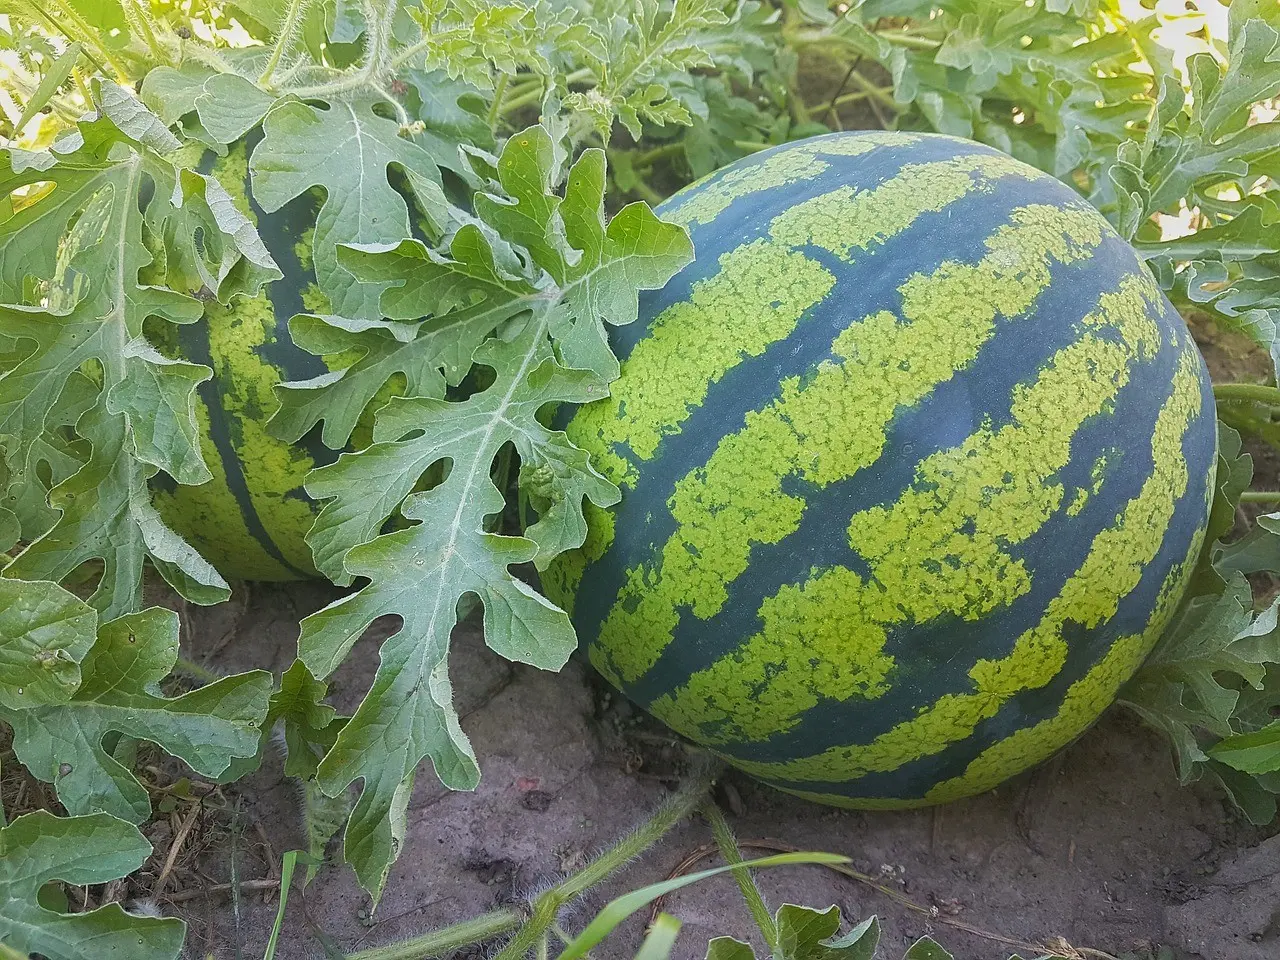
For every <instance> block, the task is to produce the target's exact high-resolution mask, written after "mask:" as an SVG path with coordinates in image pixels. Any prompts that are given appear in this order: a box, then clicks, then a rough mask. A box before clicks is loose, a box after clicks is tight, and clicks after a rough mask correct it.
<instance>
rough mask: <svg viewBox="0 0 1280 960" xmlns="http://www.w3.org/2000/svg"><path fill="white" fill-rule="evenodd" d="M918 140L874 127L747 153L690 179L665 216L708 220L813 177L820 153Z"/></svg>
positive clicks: (845, 153) (854, 152)
mask: <svg viewBox="0 0 1280 960" xmlns="http://www.w3.org/2000/svg"><path fill="white" fill-rule="evenodd" d="M919 139H920V138H919V137H918V136H916V135H914V134H909V133H893V132H890V131H878V130H872V131H868V132H866V133H862V134H859V135H858V136H857V137H815V138H814V139H813V140H810V141H808V142H806V143H802V144H798V145H788V146H786V147H783V148H781V149H779V150H777V151H775V152H772V153H770V154H769V155H768V156H766V157H764V158H757V157H752V158H749V159H748V160H747V161H746V162H745V163H743V165H742V166H739V167H736V168H733V169H730V170H727V171H724V172H721V173H720V174H719V175H717V174H714V173H713V174H711V175H709V176H708V177H706V178H705V179H704V180H700V181H698V182H697V183H693V184H690V185H689V186H688V187H686V188H685V190H684V191H682V194H681V195H682V196H683V197H684V198H685V199H684V200H682V201H681V202H679V203H677V204H675V205H673V206H669V208H668V209H666V210H664V211H663V215H664V216H665V217H666V218H667V219H669V220H674V221H675V222H676V223H679V224H682V225H684V226H691V225H693V224H695V223H710V222H711V221H712V220H714V219H715V218H716V217H718V216H719V215H720V214H722V213H723V212H724V211H725V210H727V209H728V208H729V206H730V205H731V204H732V203H734V202H735V201H737V200H741V199H742V198H743V197H748V196H751V195H752V194H756V193H761V192H763V191H765V190H774V189H777V188H778V187H784V186H787V185H788V184H792V183H796V182H798V181H802V180H812V179H813V178H814V177H816V176H818V175H819V174H820V173H822V172H823V171H824V170H826V169H827V167H828V164H827V162H826V161H825V160H822V159H821V156H822V155H824V154H825V155H826V156H829V157H856V156H860V155H862V154H864V153H870V152H871V151H872V150H875V149H877V148H878V147H905V146H908V145H910V144H912V143H916V142H918V141H919Z"/></svg>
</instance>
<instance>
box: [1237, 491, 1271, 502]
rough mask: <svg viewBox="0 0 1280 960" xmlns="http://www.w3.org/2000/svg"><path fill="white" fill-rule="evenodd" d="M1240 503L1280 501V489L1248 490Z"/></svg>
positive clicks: (1242, 495) (1241, 496)
mask: <svg viewBox="0 0 1280 960" xmlns="http://www.w3.org/2000/svg"><path fill="white" fill-rule="evenodd" d="M1240 503H1280V490H1246V491H1245V492H1244V493H1242V494H1240Z"/></svg>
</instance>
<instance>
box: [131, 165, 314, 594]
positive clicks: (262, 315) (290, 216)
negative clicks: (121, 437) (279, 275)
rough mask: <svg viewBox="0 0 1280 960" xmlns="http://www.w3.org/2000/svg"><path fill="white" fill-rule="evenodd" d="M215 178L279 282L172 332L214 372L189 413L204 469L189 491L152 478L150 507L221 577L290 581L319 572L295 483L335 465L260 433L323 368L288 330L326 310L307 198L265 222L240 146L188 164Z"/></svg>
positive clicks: (308, 507) (212, 305)
mask: <svg viewBox="0 0 1280 960" xmlns="http://www.w3.org/2000/svg"><path fill="white" fill-rule="evenodd" d="M188 159H189V161H190V162H191V163H192V164H193V165H195V164H197V163H198V165H199V166H200V168H201V169H202V170H204V171H205V172H208V173H211V174H212V175H213V176H215V177H216V178H217V179H218V180H219V182H220V183H221V184H222V186H223V187H224V188H226V190H227V192H228V193H230V194H231V196H232V198H233V199H234V200H235V201H236V203H237V205H238V206H239V207H240V208H241V210H242V212H244V213H245V214H247V215H248V216H249V217H250V218H251V219H253V220H254V221H255V222H256V224H257V227H258V232H259V233H260V234H261V236H262V239H263V242H264V243H265V244H266V247H267V249H268V250H269V251H270V252H271V255H272V257H274V258H275V260H276V263H277V264H278V265H279V267H280V269H281V271H282V272H283V273H284V278H283V279H282V280H279V281H277V282H275V283H273V284H271V285H270V286H269V287H267V288H266V291H265V292H264V293H262V294H261V295H259V296H257V297H253V298H241V299H238V300H236V301H235V302H234V303H232V304H231V305H230V306H223V305H222V304H219V303H218V302H217V301H210V302H209V303H208V305H207V307H206V309H205V318H204V321H203V322H201V323H194V324H188V325H186V326H184V327H181V328H180V329H179V332H178V343H177V344H176V347H177V349H178V350H179V351H180V353H181V355H182V356H183V357H185V358H187V359H189V360H193V361H195V362H197V363H204V364H206V365H208V366H209V367H211V368H212V369H213V377H212V378H211V379H210V380H208V381H206V382H205V383H203V384H201V385H200V388H199V403H198V405H197V410H196V415H197V417H198V419H199V423H200V427H201V430H202V438H203V442H202V445H201V449H202V452H203V453H204V458H205V462H206V463H207V464H208V466H209V470H210V472H212V473H213V479H212V480H211V481H209V482H208V483H205V484H202V485H200V486H194V487H179V486H175V485H173V484H172V483H168V484H165V475H164V474H160V475H158V477H157V483H158V484H164V485H163V486H160V487H159V488H158V489H157V490H156V492H155V499H156V506H157V508H158V509H159V510H160V512H161V514H162V515H163V516H164V518H165V520H166V521H167V522H168V523H169V524H170V525H171V526H172V527H173V528H174V529H175V530H176V531H177V532H178V533H180V534H181V535H182V536H184V537H185V538H186V539H187V540H189V541H190V542H191V543H192V544H193V545H194V546H195V547H196V549H198V550H199V551H200V553H201V555H202V556H203V557H204V558H205V559H206V560H208V561H209V562H210V563H212V564H213V565H214V566H215V567H217V568H218V570H219V571H220V572H221V573H222V574H223V576H227V577H233V578H236V579H244V580H294V579H301V578H305V577H313V576H317V574H316V570H315V567H314V566H313V565H312V562H311V549H310V547H309V546H308V545H307V543H306V542H305V540H304V539H303V538H304V537H305V536H306V533H307V530H309V529H310V527H311V524H312V522H313V520H314V519H315V506H314V504H313V503H312V501H311V500H309V499H308V498H307V496H306V492H305V491H304V490H303V487H302V483H303V479H304V478H305V477H306V475H307V472H308V471H309V470H310V469H311V468H312V467H314V466H317V465H319V464H323V463H328V462H330V461H332V460H333V459H335V458H336V456H337V453H336V452H335V451H332V450H329V449H327V448H326V447H325V446H324V445H323V444H322V443H320V441H319V439H318V438H317V437H315V436H314V433H315V432H314V431H313V435H310V436H308V437H304V438H303V442H302V443H298V444H293V443H287V442H285V441H282V440H278V439H276V438H275V437H273V436H272V435H271V434H270V433H269V432H268V430H267V420H268V418H269V417H270V416H271V414H272V413H274V412H275V411H276V409H277V407H278V402H277V400H276V396H275V392H274V387H275V385H276V384H277V383H280V382H281V381H288V380H306V379H309V378H311V377H314V376H316V375H318V374H322V373H325V372H326V370H327V369H328V368H327V367H326V365H325V363H324V362H323V361H322V360H321V358H319V357H316V356H314V355H313V354H310V353H308V352H306V351H305V350H302V349H300V348H299V347H297V346H296V345H294V343H293V340H292V339H291V338H290V335H289V328H288V322H289V318H290V317H292V316H293V315H294V314H297V313H303V312H321V313H323V312H325V309H326V306H327V303H326V301H325V298H324V295H323V294H322V293H321V292H320V290H319V289H318V288H317V287H316V285H315V273H314V271H313V269H312V264H311V252H310V249H309V246H310V244H309V238H310V235H311V229H312V227H313V226H314V224H315V205H314V202H313V198H311V197H302V198H299V199H298V200H296V201H294V202H293V203H291V204H288V205H286V206H285V207H284V208H283V209H282V210H280V211H279V212H277V213H274V214H271V215H264V214H263V212H262V210H261V209H260V208H258V207H257V205H256V204H254V203H253V202H252V201H251V200H250V199H249V191H248V183H249V179H248V164H247V160H246V149H245V145H244V144H243V143H241V144H238V145H236V146H234V147H232V148H231V150H230V152H229V153H228V155H227V156H226V157H224V158H220V159H217V160H216V161H215V160H214V158H213V155H212V154H206V155H204V156H203V157H201V156H200V154H199V153H198V152H197V153H194V154H193V155H192V156H191V157H189V158H188Z"/></svg>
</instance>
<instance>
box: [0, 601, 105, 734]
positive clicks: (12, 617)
mask: <svg viewBox="0 0 1280 960" xmlns="http://www.w3.org/2000/svg"><path fill="white" fill-rule="evenodd" d="M97 619H98V618H97V614H96V612H95V611H94V609H93V608H92V607H90V606H89V605H88V604H86V603H85V602H84V601H82V600H80V599H79V598H78V597H76V596H75V595H74V594H71V593H69V592H67V591H66V590H64V589H62V587H60V586H58V585H57V584H56V583H50V582H48V581H40V582H36V583H30V582H26V581H22V580H10V579H4V578H0V663H2V664H3V665H4V666H3V669H2V670H0V709H4V708H8V709H10V710H21V709H25V708H27V707H33V706H48V705H50V704H57V703H66V702H67V700H68V699H70V698H71V695H72V694H73V693H74V692H75V690H76V688H77V687H79V686H80V664H81V662H82V661H83V660H84V657H85V654H87V653H88V652H89V648H90V647H92V646H93V631H94V627H95V626H96V624H97Z"/></svg>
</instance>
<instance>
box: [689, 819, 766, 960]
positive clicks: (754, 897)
mask: <svg viewBox="0 0 1280 960" xmlns="http://www.w3.org/2000/svg"><path fill="white" fill-rule="evenodd" d="M702 813H703V816H705V817H706V818H707V820H708V821H710V823H711V833H712V835H713V836H714V837H715V839H716V846H717V847H719V848H720V856H722V857H724V860H725V863H741V862H742V853H741V852H740V851H739V850H738V841H737V840H736V839H734V836H733V831H732V830H731V829H730V828H729V824H728V822H727V821H726V820H725V818H724V814H723V813H721V812H720V808H719V807H718V806H717V805H716V802H715V801H714V800H708V801H707V802H706V803H705V804H703V806H702ZM733 879H734V880H735V881H737V884H738V889H739V890H741V891H742V899H743V900H745V901H746V902H747V910H748V911H749V912H750V913H751V919H752V920H754V921H755V922H756V926H757V927H759V928H760V935H761V936H763V937H764V942H765V944H766V945H767V946H768V947H769V952H770V953H773V952H775V951H776V950H777V949H778V925H777V924H776V923H774V922H773V917H772V916H771V915H770V914H769V908H768V906H767V905H766V904H765V902H764V895H763V894H761V892H760V888H759V887H758V886H757V885H756V878H755V877H754V876H753V875H752V873H751V871H750V870H747V869H745V868H744V869H742V870H734V871H733Z"/></svg>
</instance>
